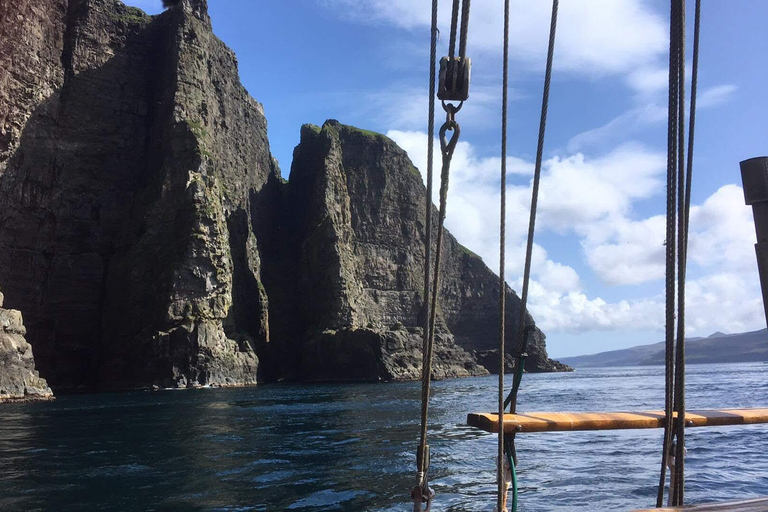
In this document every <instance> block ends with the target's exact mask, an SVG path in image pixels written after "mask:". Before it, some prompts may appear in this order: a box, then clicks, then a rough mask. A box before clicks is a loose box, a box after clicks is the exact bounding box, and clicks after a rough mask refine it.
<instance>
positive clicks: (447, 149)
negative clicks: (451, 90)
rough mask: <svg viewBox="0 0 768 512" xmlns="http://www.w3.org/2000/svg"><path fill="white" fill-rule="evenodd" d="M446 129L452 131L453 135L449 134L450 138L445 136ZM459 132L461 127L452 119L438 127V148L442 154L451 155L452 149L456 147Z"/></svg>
mask: <svg viewBox="0 0 768 512" xmlns="http://www.w3.org/2000/svg"><path fill="white" fill-rule="evenodd" d="M449 115H450V114H449ZM451 117H452V116H451ZM448 130H451V131H453V135H451V139H450V140H448V139H447V138H446V137H445V134H446V132H447V131H448ZM460 134H461V128H460V127H459V123H457V122H456V121H454V120H453V119H451V120H450V121H446V122H445V123H443V126H441V127H440V149H441V150H442V152H443V155H444V156H446V157H450V156H452V155H453V150H454V149H456V144H457V143H458V142H459V135H460Z"/></svg>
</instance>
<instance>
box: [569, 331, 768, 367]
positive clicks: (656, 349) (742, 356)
mask: <svg viewBox="0 0 768 512" xmlns="http://www.w3.org/2000/svg"><path fill="white" fill-rule="evenodd" d="M685 361H686V363H688V364H713V363H754V362H760V361H768V329H761V330H759V331H751V332H742V333H737V334H724V333H722V332H716V333H713V334H710V335H709V336H707V337H706V338H700V337H699V338H688V339H687V340H686V341H685ZM560 362H561V363H564V364H567V365H570V366H573V367H574V368H576V369H579V368H598V367H611V366H649V365H663V364H664V342H659V343H653V344H651V345H638V346H636V347H631V348H625V349H622V350H611V351H609V352H600V353H599V354H591V355H586V356H576V357H564V358H561V359H560Z"/></svg>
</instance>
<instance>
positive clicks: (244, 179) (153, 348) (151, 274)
mask: <svg viewBox="0 0 768 512" xmlns="http://www.w3.org/2000/svg"><path fill="white" fill-rule="evenodd" d="M3 6H4V7H3V8H4V9H5V10H6V12H5V13H4V16H3V18H2V19H3V22H2V33H3V37H2V38H0V55H1V56H2V57H0V58H1V59H2V71H0V73H2V78H1V79H0V83H3V84H8V86H7V87H0V89H2V90H3V91H7V94H3V95H2V96H0V112H3V113H4V114H5V113H6V112H7V113H8V115H7V116H4V118H3V119H2V120H3V124H2V126H1V127H0V130H2V132H0V140H1V141H2V143H1V145H0V197H2V201H0V280H2V281H3V282H4V283H5V287H6V292H7V293H6V295H7V297H8V300H9V302H12V303H13V305H14V306H15V307H18V308H20V309H22V310H23V311H25V314H26V315H27V318H28V320H29V326H28V327H29V331H30V333H31V335H32V339H31V341H32V342H33V344H34V345H35V347H36V352H37V356H38V366H39V368H40V370H41V372H42V373H43V375H45V376H47V377H48V379H49V380H50V382H51V384H52V385H53V386H54V387H58V388H61V389H72V388H83V387H85V388H120V387H135V386H141V385H150V384H156V385H161V386H169V385H170V386H179V385H181V386H184V385H202V384H229V383H254V382H256V378H257V377H256V368H257V358H256V351H255V349H256V345H257V344H258V343H263V342H266V341H267V338H268V329H267V321H266V310H267V307H266V297H265V296H264V294H263V292H262V290H263V287H260V286H259V282H260V279H259V270H260V262H259V258H258V250H257V244H256V240H255V235H254V233H255V232H256V228H255V226H254V220H253V219H254V217H255V215H256V214H257V212H258V209H257V208H256V207H255V206H254V203H255V197H256V196H258V194H259V193H260V192H261V190H262V189H263V188H264V185H265V184H266V183H267V181H269V180H270V179H273V178H274V177H275V176H277V175H278V171H277V169H276V168H275V166H274V165H273V163H272V157H271V155H270V152H269V145H268V142H267V139H266V120H265V119H264V115H263V111H262V108H261V106H260V105H259V104H258V103H256V102H255V101H254V100H253V99H251V98H250V96H248V94H247V93H246V91H245V90H244V89H243V87H242V86H241V85H240V82H239V79H238V75H237V66H236V59H235V56H234V54H233V53H232V52H231V51H230V50H229V49H228V48H226V46H224V44H223V43H221V41H219V40H218V39H216V38H215V36H213V34H212V32H211V26H210V20H209V19H208V15H207V13H206V8H205V2H204V1H202V0H196V1H195V2H190V1H184V2H181V3H180V4H179V5H178V6H177V7H175V8H173V9H171V10H169V11H167V12H165V13H164V14H163V15H161V16H157V17H155V18H154V19H153V18H150V17H148V16H146V15H144V14H143V13H142V12H141V11H139V10H138V9H133V8H128V7H126V6H124V5H123V4H122V3H120V2H117V1H114V0H70V1H69V2H66V1H64V0H58V1H54V0H48V1H46V2H38V1H28V0H21V1H19V2H3ZM235 296H247V299H246V301H245V304H237V305H236V306H233V301H234V299H233V297H235ZM241 306H242V307H241ZM243 309H247V311H248V313H247V318H243V317H244V316H246V315H244V314H243Z"/></svg>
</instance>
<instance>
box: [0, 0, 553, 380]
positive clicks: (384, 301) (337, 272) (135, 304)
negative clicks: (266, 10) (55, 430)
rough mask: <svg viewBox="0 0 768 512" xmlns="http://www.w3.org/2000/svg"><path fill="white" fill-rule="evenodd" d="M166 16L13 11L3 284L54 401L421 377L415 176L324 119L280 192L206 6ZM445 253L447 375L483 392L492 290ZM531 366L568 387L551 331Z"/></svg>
mask: <svg viewBox="0 0 768 512" xmlns="http://www.w3.org/2000/svg"><path fill="white" fill-rule="evenodd" d="M173 4H174V6H173V7H172V8H171V9H169V10H168V11H166V12H164V13H163V14H161V15H159V16H155V17H150V16H146V15H145V14H143V13H142V12H141V11H140V10H138V9H134V8H130V7H126V6H125V5H123V4H122V3H121V2H119V1H118V0H42V1H41V0H37V1H32V0H17V1H14V2H1V3H0V282H3V284H4V286H5V292H6V296H7V301H8V304H9V305H10V306H12V307H14V308H15V309H19V310H22V311H24V315H25V319H26V321H27V333H28V334H27V340H28V341H29V342H30V343H31V344H32V345H33V346H34V347H35V355H36V360H37V361H36V362H37V367H38V369H39V370H40V372H41V374H42V375H43V376H45V377H46V379H47V380H48V382H50V383H51V385H52V386H53V387H54V389H56V390H57V391H58V390H76V389H97V390H98V389H119V388H135V387H145V386H150V385H158V386H177V387H184V386H198V385H207V384H212V385H236V384H253V383H256V382H257V380H277V379H282V378H292V379H322V380H325V379H333V380H337V379H354V380H403V379H414V378H418V377H419V375H420V372H421V337H422V327H421V326H422V325H423V321H422V319H421V318H420V315H421V314H422V312H421V305H422V297H421V290H422V287H423V274H422V273H423V270H422V269H423V264H424V249H423V242H422V240H423V231H424V226H423V219H422V217H423V212H424V208H425V204H426V203H425V202H426V197H425V192H424V187H423V185H422V183H421V178H420V176H419V173H418V171H417V170H416V169H415V168H414V167H413V165H412V164H411V162H410V161H409V160H408V159H407V157H406V155H405V153H404V152H403V151H402V150H400V149H399V148H397V146H396V145H394V143H392V142H391V141H390V140H388V139H386V138H385V137H383V136H380V135H377V134H373V133H370V132H365V131H362V130H357V129H354V128H351V127H347V126H343V125H340V124H339V123H336V122H329V123H326V125H325V126H324V127H323V128H322V129H320V128H318V127H311V126H306V127H304V128H303V130H302V143H301V144H300V146H299V147H298V148H297V150H296V154H295V158H296V161H295V162H294V165H293V169H292V172H291V181H290V183H288V184H286V183H283V182H282V180H281V178H280V172H279V169H277V166H276V164H275V162H274V160H273V158H272V156H271V154H270V151H269V143H268V140H267V130H266V120H265V118H264V114H263V109H262V107H261V105H260V104H258V103H257V102H256V101H254V100H253V99H252V98H251V97H250V96H249V95H248V94H247V92H246V91H245V89H244V88H243V87H242V85H241V84H240V81H239V78H238V73H237V61H236V58H235V56H234V54H233V53H232V51H231V50H229V49H228V48H227V47H226V46H225V45H224V44H223V43H222V42H221V41H219V40H218V39H217V38H216V37H215V36H214V35H213V33H212V30H211V23H210V19H209V17H208V14H207V5H206V2H205V0H179V1H178V2H173ZM445 243H446V245H445V252H446V255H445V258H444V266H443V269H444V274H443V287H442V296H443V298H442V299H441V310H440V314H439V315H438V321H439V322H438V323H439V329H438V335H437V349H436V353H435V364H434V375H435V376H436V377H452V376H466V375H478V374H483V373H485V369H483V368H482V367H481V366H479V365H478V364H477V362H476V361H475V359H474V358H473V357H472V356H471V355H470V354H469V353H468V352H467V351H465V350H464V349H472V350H484V349H488V348H492V347H493V346H494V345H495V341H494V340H495V337H496V335H495V330H496V327H495V322H496V321H495V313H496V306H495V301H496V297H497V295H498V282H497V279H496V278H495V276H494V275H493V273H492V272H490V271H489V270H488V268H487V267H486V266H485V265H484V264H483V262H482V261H481V260H480V259H479V258H478V257H476V256H474V255H472V254H471V253H470V252H469V251H467V250H466V249H464V248H463V247H461V246H460V245H459V244H458V243H457V242H456V240H455V239H454V238H453V237H451V236H450V235H448V236H447V239H446V242H445ZM507 293H508V297H509V301H508V304H509V310H508V318H509V323H508V326H507V328H508V332H509V333H510V337H511V336H512V333H514V331H515V328H516V321H517V314H516V313H517V311H518V308H519V301H517V299H516V297H515V296H514V292H512V291H511V290H507ZM527 321H528V322H529V323H530V322H532V320H531V319H530V317H527ZM13 334H14V336H15V335H17V334H18V333H17V332H14V333H13ZM510 339H511V338H510ZM14 343H16V345H15V347H16V348H14V350H16V352H18V353H20V354H21V353H24V354H27V353H29V354H31V349H30V351H28V349H27V348H25V347H26V345H25V346H24V347H22V345H21V343H20V342H18V341H14ZM508 346H511V343H510V342H509V341H508ZM19 347H22V348H19ZM529 353H530V354H531V357H530V359H529V361H530V362H529V368H530V369H533V370H548V369H553V368H554V366H552V362H551V361H549V359H548V358H547V356H546V350H545V348H544V338H543V334H541V333H540V332H539V331H536V332H535V340H534V342H533V344H532V346H531V347H530V350H529ZM257 354H258V357H257ZM24 357H26V356H24ZM259 359H261V364H260V361H259ZM25 364H26V363H25ZM30 368H31V367H30ZM35 386H36V385H35ZM33 387H34V386H33ZM41 389H42V388H41Z"/></svg>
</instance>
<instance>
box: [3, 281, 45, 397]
mask: <svg viewBox="0 0 768 512" xmlns="http://www.w3.org/2000/svg"><path fill="white" fill-rule="evenodd" d="M26 333H27V330H26V329H25V328H24V321H23V319H22V316H21V312H20V311H16V310H13V309H3V294H2V292H0V403H2V402H12V401H30V400H50V399H52V398H53V393H52V392H51V389H50V388H49V387H48V383H46V382H45V379H41V378H40V375H39V374H38V373H37V371H35V360H34V357H33V355H32V346H31V345H30V344H29V343H27V341H26V340H25V339H24V335H25V334H26Z"/></svg>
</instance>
